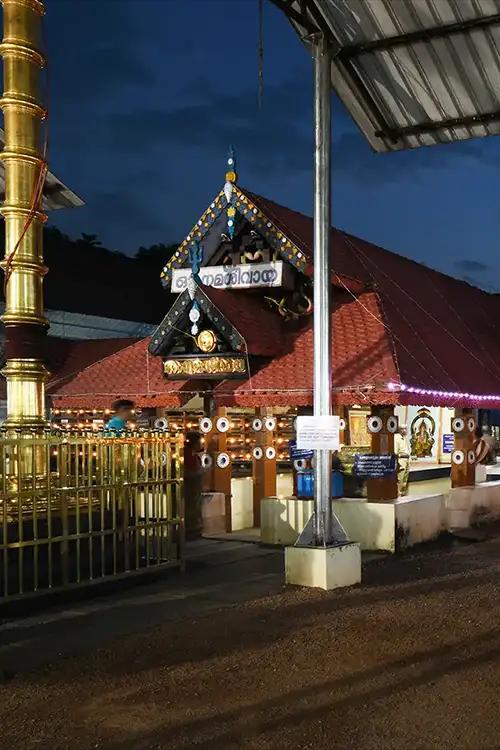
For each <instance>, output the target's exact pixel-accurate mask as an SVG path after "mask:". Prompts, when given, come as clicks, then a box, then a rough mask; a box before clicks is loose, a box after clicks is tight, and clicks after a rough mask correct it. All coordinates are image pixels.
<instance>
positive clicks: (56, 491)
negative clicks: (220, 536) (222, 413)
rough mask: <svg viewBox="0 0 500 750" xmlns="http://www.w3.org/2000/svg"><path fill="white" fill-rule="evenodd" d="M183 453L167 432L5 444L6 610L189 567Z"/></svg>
mask: <svg viewBox="0 0 500 750" xmlns="http://www.w3.org/2000/svg"><path fill="white" fill-rule="evenodd" d="M181 450H182V446H181V441H180V439H179V438H178V437H170V436H169V435H166V434H164V433H162V434H144V435H136V436H133V437H123V438H111V437H103V436H100V435H95V434H82V435H74V434H72V435H71V436H67V435H62V434H57V435H54V434H48V433H43V434H26V433H22V434H19V435H14V436H12V435H11V434H9V435H5V436H3V437H2V438H0V472H1V477H0V482H1V484H0V490H1V491H0V518H1V534H0V605H1V603H2V602H5V601H7V600H11V599H13V598H16V597H25V596H27V595H33V594H37V593H42V592H46V591H48V590H62V589H66V588H69V587H74V586H78V585H84V584H89V583H92V582H95V581H99V580H103V579H111V578H114V577H118V576H127V575H131V574H133V573H139V572H143V571H146V570H148V569H151V568H152V567H156V568H160V567H163V566H172V565H180V566H181V565H182V561H183V547H184V500H183V491H182V482H183V480H182V455H181Z"/></svg>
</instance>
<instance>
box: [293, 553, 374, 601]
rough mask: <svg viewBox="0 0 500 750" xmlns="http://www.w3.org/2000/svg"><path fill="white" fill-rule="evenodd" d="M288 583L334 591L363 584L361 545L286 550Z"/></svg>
mask: <svg viewBox="0 0 500 750" xmlns="http://www.w3.org/2000/svg"><path fill="white" fill-rule="evenodd" d="M285 574H286V582H287V583H289V584H293V585H295V586H311V587H313V588H319V589H325V590H326V591H329V590H331V589H336V588H340V587H342V586H354V585H355V584H356V583H360V582H361V551H360V547H359V544H356V543H353V542H351V543H349V544H344V545H342V546H335V547H287V548H286V550H285Z"/></svg>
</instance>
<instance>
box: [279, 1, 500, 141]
mask: <svg viewBox="0 0 500 750" xmlns="http://www.w3.org/2000/svg"><path fill="white" fill-rule="evenodd" d="M271 2H273V3H274V4H275V5H277V6H278V7H279V8H281V9H282V10H283V11H284V12H285V13H286V14H287V16H288V18H289V19H290V20H291V22H292V24H293V25H294V27H295V28H296V30H297V31H298V33H299V34H300V36H301V37H302V39H303V40H304V41H305V42H306V43H310V36H311V34H313V33H315V32H318V31H324V32H325V33H326V34H327V36H328V37H329V38H330V40H331V43H332V48H333V54H334V61H333V64H332V86H333V88H334V89H335V91H336V92H337V94H338V95H339V97H340V98H341V99H342V101H343V102H344V104H345V106H346V107H347V109H348V110H349V112H350V113H351V115H352V117H353V118H354V120H355V121H356V122H357V124H358V126H359V127H360V128H361V130H362V132H363V133H364V134H365V136H366V138H367V139H368V141H369V142H370V144H371V145H372V146H373V148H374V149H375V150H376V151H396V150H399V149H405V148H418V147H419V146H430V145H433V144H436V143H448V142H450V141H457V140H465V139H468V138H475V137H484V136H487V135H497V134H498V133H500V0H271Z"/></svg>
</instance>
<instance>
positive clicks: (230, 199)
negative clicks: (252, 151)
mask: <svg viewBox="0 0 500 750" xmlns="http://www.w3.org/2000/svg"><path fill="white" fill-rule="evenodd" d="M227 166H228V170H227V172H226V182H225V184H224V195H225V197H226V201H227V211H226V214H227V231H228V233H229V236H230V238H231V239H233V237H234V226H235V223H236V222H235V216H236V209H235V207H234V205H233V204H234V186H235V183H236V181H237V179H238V174H237V172H236V155H235V152H234V148H233V146H230V147H229V154H228V157H227Z"/></svg>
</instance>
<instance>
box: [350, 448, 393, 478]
mask: <svg viewBox="0 0 500 750" xmlns="http://www.w3.org/2000/svg"><path fill="white" fill-rule="evenodd" d="M395 472H396V456H395V455H394V453H390V454H388V455H383V456H380V455H375V454H372V453H356V455H355V456H354V474H356V475H357V476H358V477H367V478H368V479H384V477H390V476H392V475H393V474H394V473H395Z"/></svg>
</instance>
